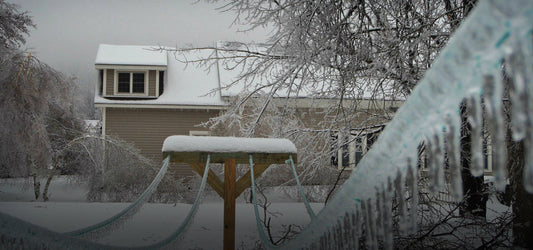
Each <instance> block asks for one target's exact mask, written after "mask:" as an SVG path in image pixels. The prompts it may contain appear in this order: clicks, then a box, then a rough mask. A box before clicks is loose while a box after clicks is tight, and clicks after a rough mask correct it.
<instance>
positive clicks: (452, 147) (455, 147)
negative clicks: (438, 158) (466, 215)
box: [446, 114, 463, 201]
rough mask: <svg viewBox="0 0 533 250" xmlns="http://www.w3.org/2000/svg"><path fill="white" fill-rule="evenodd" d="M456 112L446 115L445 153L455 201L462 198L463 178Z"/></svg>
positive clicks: (458, 124) (458, 122) (458, 123)
mask: <svg viewBox="0 0 533 250" xmlns="http://www.w3.org/2000/svg"><path fill="white" fill-rule="evenodd" d="M458 118H459V115H458V114H453V115H452V114H450V115H448V116H446V153H447V155H448V166H449V168H450V182H451V184H452V195H453V198H454V199H455V200H456V201H461V200H462V199H463V179H462V177H461V156H460V155H461V143H460V139H461V136H460V127H461V126H460V124H461V122H460V121H459V119H458Z"/></svg>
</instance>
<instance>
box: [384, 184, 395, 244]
mask: <svg viewBox="0 0 533 250" xmlns="http://www.w3.org/2000/svg"><path fill="white" fill-rule="evenodd" d="M392 194H393V192H392V181H391V178H389V179H388V181H387V189H385V188H383V195H382V197H383V204H382V205H383V215H382V218H383V247H384V249H393V246H394V245H393V232H392Z"/></svg>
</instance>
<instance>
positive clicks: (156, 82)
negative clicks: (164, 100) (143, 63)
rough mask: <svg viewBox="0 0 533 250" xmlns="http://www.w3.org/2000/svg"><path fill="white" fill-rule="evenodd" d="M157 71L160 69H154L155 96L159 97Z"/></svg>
mask: <svg viewBox="0 0 533 250" xmlns="http://www.w3.org/2000/svg"><path fill="white" fill-rule="evenodd" d="M159 72H160V70H156V71H155V96H156V97H159Z"/></svg>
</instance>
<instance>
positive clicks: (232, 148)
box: [162, 135, 296, 154]
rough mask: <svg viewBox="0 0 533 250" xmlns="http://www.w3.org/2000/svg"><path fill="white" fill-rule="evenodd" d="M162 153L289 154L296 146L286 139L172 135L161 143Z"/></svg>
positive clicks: (294, 150) (292, 152)
mask: <svg viewBox="0 0 533 250" xmlns="http://www.w3.org/2000/svg"><path fill="white" fill-rule="evenodd" d="M162 151H163V152H212V153H289V154H296V146H294V144H293V143H292V142H291V141H290V140H288V139H277V138H243V137H217V136H185V135H173V136H169V137H167V139H165V142H164V143H163V149H162Z"/></svg>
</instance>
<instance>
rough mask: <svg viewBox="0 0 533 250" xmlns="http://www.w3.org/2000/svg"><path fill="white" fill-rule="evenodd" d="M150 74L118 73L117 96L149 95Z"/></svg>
mask: <svg viewBox="0 0 533 250" xmlns="http://www.w3.org/2000/svg"><path fill="white" fill-rule="evenodd" d="M147 75H148V72H126V71H117V72H116V78H115V79H117V81H116V84H115V94H117V95H147V94H148V93H147V91H148V88H147V86H148V77H146V76H147Z"/></svg>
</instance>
